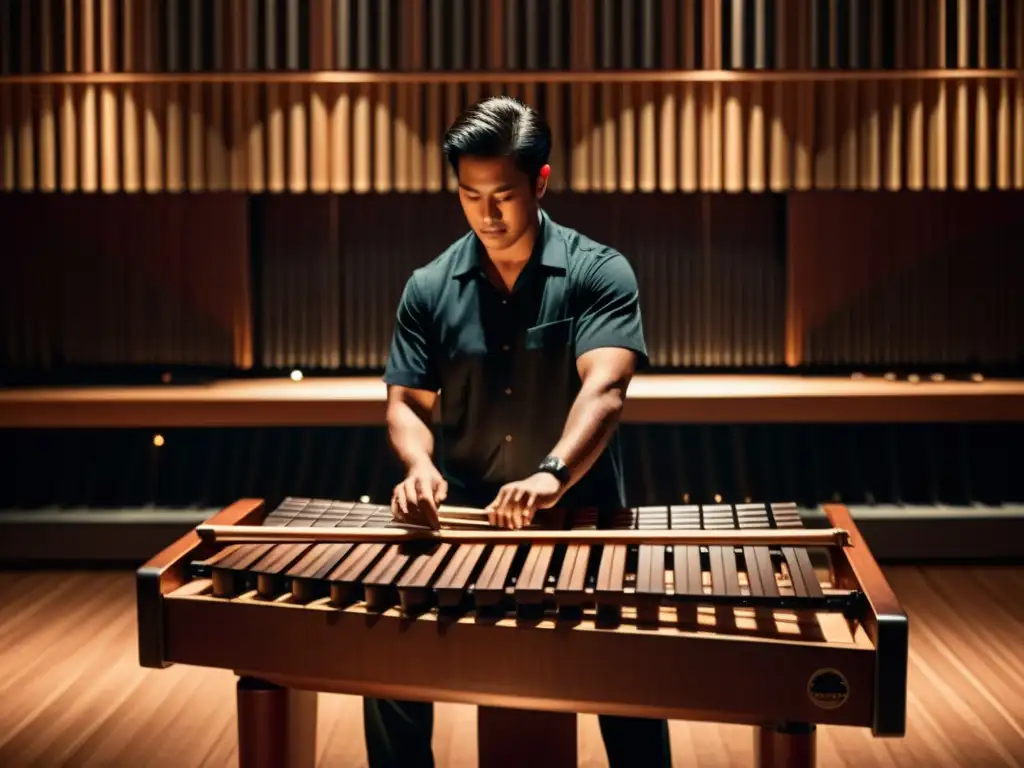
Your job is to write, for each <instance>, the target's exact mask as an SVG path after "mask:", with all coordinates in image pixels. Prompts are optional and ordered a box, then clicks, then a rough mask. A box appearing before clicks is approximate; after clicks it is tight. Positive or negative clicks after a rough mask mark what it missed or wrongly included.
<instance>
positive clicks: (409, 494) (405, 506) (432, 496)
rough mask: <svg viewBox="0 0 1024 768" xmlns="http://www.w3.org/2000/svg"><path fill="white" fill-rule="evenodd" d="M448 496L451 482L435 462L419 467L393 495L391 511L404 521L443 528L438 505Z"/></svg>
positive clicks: (414, 469)
mask: <svg viewBox="0 0 1024 768" xmlns="http://www.w3.org/2000/svg"><path fill="white" fill-rule="evenodd" d="M447 495H448V483H447V482H445V479H444V478H443V477H442V476H441V473H440V472H438V470H437V467H435V466H434V465H433V464H424V465H422V466H415V467H412V468H411V469H410V470H409V474H408V475H406V477H405V480H403V481H402V482H400V483H399V484H398V485H396V486H395V492H394V493H393V494H392V495H391V514H392V516H393V517H394V519H395V520H397V521H398V522H400V523H409V524H410V525H425V526H428V527H430V528H434V529H435V530H436V529H438V528H440V527H441V524H440V522H439V521H438V518H437V508H438V506H440V504H441V502H442V501H444V500H445V497H446V496H447Z"/></svg>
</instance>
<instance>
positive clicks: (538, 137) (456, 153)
mask: <svg viewBox="0 0 1024 768" xmlns="http://www.w3.org/2000/svg"><path fill="white" fill-rule="evenodd" d="M444 154H445V157H446V158H447V159H448V163H449V164H450V165H451V167H452V169H453V170H454V171H455V173H456V174H458V172H459V158H461V157H463V156H465V155H471V156H474V157H511V158H512V160H513V162H515V165H516V168H518V169H519V170H521V171H522V172H523V173H525V174H526V175H527V176H529V177H530V180H531V181H533V180H535V179H536V178H537V174H539V173H540V169H541V168H542V167H543V166H544V164H545V163H547V161H548V156H549V155H550V154H551V128H550V127H549V126H548V124H547V122H546V121H545V120H544V118H543V117H541V116H540V115H539V114H537V112H536V111H535V110H533V109H531V108H530V107H528V106H526V105H525V104H523V103H522V102H521V101H517V100H516V99H513V98H510V97H508V96H492V97H490V98H486V99H483V100H482V101H478V102H477V103H476V104H474V105H473V106H471V107H470V108H469V109H467V110H466V111H465V112H463V113H462V114H461V115H459V117H458V119H457V120H456V121H455V122H454V123H452V126H451V128H449V129H448V133H446V134H445V137H444Z"/></svg>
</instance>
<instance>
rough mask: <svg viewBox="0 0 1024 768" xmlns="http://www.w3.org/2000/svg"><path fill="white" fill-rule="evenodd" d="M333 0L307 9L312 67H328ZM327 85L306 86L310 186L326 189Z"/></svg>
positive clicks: (316, 0)
mask: <svg viewBox="0 0 1024 768" xmlns="http://www.w3.org/2000/svg"><path fill="white" fill-rule="evenodd" d="M333 18H334V3H333V0H313V2H312V3H311V4H310V11H309V35H310V41H309V46H310V65H311V67H312V68H313V70H314V71H325V70H329V69H331V67H332V53H333V51H334V24H333ZM331 90H332V89H331V87H330V86H326V85H312V86H310V88H309V92H310V93H309V100H310V104H309V150H310V155H309V161H310V179H309V182H310V189H311V190H312V191H313V192H326V191H327V190H328V189H330V183H331V176H330V170H331V165H330V164H331V144H330V120H329V117H328V99H329V93H330V92H331Z"/></svg>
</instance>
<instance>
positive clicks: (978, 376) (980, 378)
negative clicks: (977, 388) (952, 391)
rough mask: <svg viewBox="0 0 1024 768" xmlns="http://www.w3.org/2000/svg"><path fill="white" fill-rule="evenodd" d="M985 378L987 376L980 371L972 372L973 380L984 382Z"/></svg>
mask: <svg viewBox="0 0 1024 768" xmlns="http://www.w3.org/2000/svg"><path fill="white" fill-rule="evenodd" d="M984 380H985V377H984V376H983V375H982V374H980V373H972V374H971V381H976V382H982V381H984Z"/></svg>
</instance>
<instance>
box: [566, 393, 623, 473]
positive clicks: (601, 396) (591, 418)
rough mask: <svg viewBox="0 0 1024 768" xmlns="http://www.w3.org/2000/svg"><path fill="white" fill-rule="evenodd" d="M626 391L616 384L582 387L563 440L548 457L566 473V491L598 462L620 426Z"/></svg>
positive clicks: (570, 414) (567, 423)
mask: <svg viewBox="0 0 1024 768" xmlns="http://www.w3.org/2000/svg"><path fill="white" fill-rule="evenodd" d="M625 401H626V390H625V387H624V386H621V385H620V384H618V383H615V384H609V383H605V382H600V383H594V384H590V385H588V384H584V385H583V387H582V388H581V389H580V391H579V393H578V394H577V395H576V399H575V401H573V404H572V408H571V409H570V410H569V416H568V418H567V419H566V422H565V429H564V430H563V432H562V438H561V439H560V440H559V441H558V443H557V444H556V445H555V447H554V448H553V449H552V450H551V454H552V455H554V456H557V457H558V458H560V459H561V460H562V461H564V462H565V464H566V466H567V467H568V469H569V481H568V483H566V486H565V487H566V488H569V487H571V486H573V485H575V484H576V482H577V481H578V480H579V479H580V478H581V477H583V476H584V475H585V474H586V473H587V472H588V471H589V470H590V468H591V467H592V466H593V465H594V462H595V461H597V458H598V456H600V455H601V452H602V451H603V450H604V449H605V446H607V445H608V441H609V439H611V436H612V433H613V432H614V431H615V428H616V426H618V423H619V417H620V416H621V414H622V407H623V405H624V404H625Z"/></svg>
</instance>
